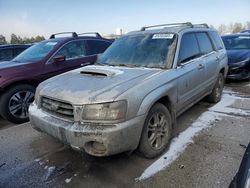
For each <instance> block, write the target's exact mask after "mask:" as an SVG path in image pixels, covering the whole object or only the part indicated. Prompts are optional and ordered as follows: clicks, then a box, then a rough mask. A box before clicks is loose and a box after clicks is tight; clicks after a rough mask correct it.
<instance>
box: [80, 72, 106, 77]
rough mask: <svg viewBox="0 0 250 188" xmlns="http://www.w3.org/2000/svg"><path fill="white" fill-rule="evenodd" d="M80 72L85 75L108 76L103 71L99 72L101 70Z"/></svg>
mask: <svg viewBox="0 0 250 188" xmlns="http://www.w3.org/2000/svg"><path fill="white" fill-rule="evenodd" d="M80 73H81V74H86V75H92V76H108V75H107V74H105V73H101V72H94V71H81V72H80Z"/></svg>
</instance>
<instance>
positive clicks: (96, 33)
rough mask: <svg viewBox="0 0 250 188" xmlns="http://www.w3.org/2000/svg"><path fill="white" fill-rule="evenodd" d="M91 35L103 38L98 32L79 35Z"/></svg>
mask: <svg viewBox="0 0 250 188" xmlns="http://www.w3.org/2000/svg"><path fill="white" fill-rule="evenodd" d="M89 34H94V35H95V36H96V37H98V38H102V36H101V35H100V34H99V33H98V32H88V33H78V36H79V35H89Z"/></svg>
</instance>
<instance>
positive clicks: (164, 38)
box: [97, 33, 176, 68]
mask: <svg viewBox="0 0 250 188" xmlns="http://www.w3.org/2000/svg"><path fill="white" fill-rule="evenodd" d="M175 38H176V35H175V34H172V33H171V34H170V33H161V34H138V35H127V36H124V37H121V38H119V39H116V40H115V42H114V43H113V44H112V45H111V46H110V47H109V48H108V49H107V50H106V51H105V52H104V53H103V54H102V56H101V57H100V59H98V61H97V63H98V64H108V65H111V66H129V67H134V66H142V67H151V68H153V67H154V68H164V67H166V65H167V63H168V61H171V63H172V61H173V53H171V52H172V51H173V50H174V49H175V48H174V46H175V42H174V41H175Z"/></svg>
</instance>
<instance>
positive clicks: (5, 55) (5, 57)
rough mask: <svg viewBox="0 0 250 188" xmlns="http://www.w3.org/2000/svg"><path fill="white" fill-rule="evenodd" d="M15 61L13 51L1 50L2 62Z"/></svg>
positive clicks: (0, 57) (0, 58) (0, 59)
mask: <svg viewBox="0 0 250 188" xmlns="http://www.w3.org/2000/svg"><path fill="white" fill-rule="evenodd" d="M11 59H13V53H12V49H11V48H9V49H2V50H0V61H9V60H11Z"/></svg>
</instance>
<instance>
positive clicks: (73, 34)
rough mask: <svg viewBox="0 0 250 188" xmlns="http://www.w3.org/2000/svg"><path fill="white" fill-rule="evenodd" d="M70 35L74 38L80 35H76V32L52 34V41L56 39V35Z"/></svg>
mask: <svg viewBox="0 0 250 188" xmlns="http://www.w3.org/2000/svg"><path fill="white" fill-rule="evenodd" d="M68 33H71V34H72V37H78V35H77V34H76V32H61V33H55V34H52V35H51V36H50V39H54V38H55V36H56V35H62V34H68Z"/></svg>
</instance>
